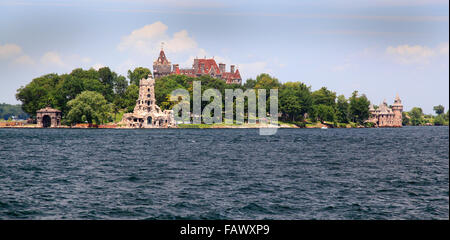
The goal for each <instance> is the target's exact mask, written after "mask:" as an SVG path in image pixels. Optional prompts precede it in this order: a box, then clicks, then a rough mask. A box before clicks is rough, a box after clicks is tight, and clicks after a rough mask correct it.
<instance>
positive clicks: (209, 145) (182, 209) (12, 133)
mask: <svg viewBox="0 0 450 240" xmlns="http://www.w3.org/2000/svg"><path fill="white" fill-rule="evenodd" d="M448 130H449V129H448V127H405V128H401V129H328V130H322V129H280V130H279V131H278V133H277V134H276V135H273V136H259V135H258V130H256V129H160V130H115V129H105V130H101V129H96V130H94V129H93V130H89V129H85V130H83V129H0V219H448V218H449V170H448V169H449V168H448V167H449V132H448Z"/></svg>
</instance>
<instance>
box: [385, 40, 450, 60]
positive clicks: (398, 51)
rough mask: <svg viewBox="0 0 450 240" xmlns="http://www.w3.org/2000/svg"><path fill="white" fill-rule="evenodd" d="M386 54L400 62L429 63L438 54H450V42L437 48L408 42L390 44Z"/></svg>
mask: <svg viewBox="0 0 450 240" xmlns="http://www.w3.org/2000/svg"><path fill="white" fill-rule="evenodd" d="M386 54H387V55H388V56H389V57H391V58H392V59H393V60H394V61H395V62H397V63H400V64H428V63H430V61H431V60H432V59H433V58H434V57H436V56H442V55H443V56H448V42H447V43H442V44H440V45H439V46H438V47H435V48H431V47H427V46H420V45H414V46H410V45H408V44H406V45H399V46H396V47H393V46H389V47H388V48H386Z"/></svg>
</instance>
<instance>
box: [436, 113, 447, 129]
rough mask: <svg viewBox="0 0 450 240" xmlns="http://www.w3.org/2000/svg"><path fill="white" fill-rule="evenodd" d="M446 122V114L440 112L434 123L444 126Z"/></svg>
mask: <svg viewBox="0 0 450 240" xmlns="http://www.w3.org/2000/svg"><path fill="white" fill-rule="evenodd" d="M444 124H445V119H444V116H442V114H439V115H437V116H436V117H435V118H434V125H436V126H442V125H444Z"/></svg>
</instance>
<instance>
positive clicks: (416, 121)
mask: <svg viewBox="0 0 450 240" xmlns="http://www.w3.org/2000/svg"><path fill="white" fill-rule="evenodd" d="M408 115H409V117H410V122H411V125H413V126H419V125H421V124H422V123H423V111H422V108H419V107H413V108H412V109H411V111H409V113H408Z"/></svg>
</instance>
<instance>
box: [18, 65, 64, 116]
mask: <svg viewBox="0 0 450 240" xmlns="http://www.w3.org/2000/svg"><path fill="white" fill-rule="evenodd" d="M60 80H61V78H60V76H58V74H47V75H44V76H41V77H38V78H35V79H33V80H32V81H31V82H30V83H29V84H27V85H26V86H22V87H20V88H19V89H17V93H16V99H17V100H19V101H21V102H22V109H23V110H24V111H25V112H26V113H28V114H29V115H30V116H35V115H36V111H37V110H39V109H41V108H44V107H46V106H51V107H58V102H57V99H56V97H55V94H56V93H57V92H56V91H54V89H55V88H56V86H57V85H58V83H59V81H60Z"/></svg>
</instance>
